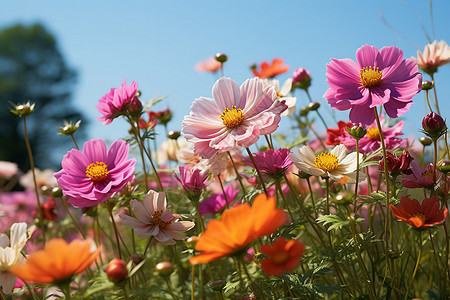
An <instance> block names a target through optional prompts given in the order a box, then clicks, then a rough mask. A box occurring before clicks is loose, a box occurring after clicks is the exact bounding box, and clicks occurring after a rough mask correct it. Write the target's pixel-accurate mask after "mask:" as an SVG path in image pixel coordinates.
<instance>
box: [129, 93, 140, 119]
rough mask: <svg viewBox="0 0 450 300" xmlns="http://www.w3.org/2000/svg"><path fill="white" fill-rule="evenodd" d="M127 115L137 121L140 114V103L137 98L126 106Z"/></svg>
mask: <svg viewBox="0 0 450 300" xmlns="http://www.w3.org/2000/svg"><path fill="white" fill-rule="evenodd" d="M128 113H129V114H130V116H131V117H133V118H137V119H139V117H140V116H141V114H142V103H141V100H139V98H138V97H134V98H133V100H131V102H130V104H128Z"/></svg>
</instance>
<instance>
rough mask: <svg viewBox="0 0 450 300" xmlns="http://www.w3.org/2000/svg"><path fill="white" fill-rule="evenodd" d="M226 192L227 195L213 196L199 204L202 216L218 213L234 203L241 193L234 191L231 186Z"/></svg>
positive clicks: (226, 188)
mask: <svg viewBox="0 0 450 300" xmlns="http://www.w3.org/2000/svg"><path fill="white" fill-rule="evenodd" d="M224 191H225V195H224V194H223V193H220V194H212V195H211V196H209V197H208V198H206V199H205V200H203V201H202V202H200V203H199V204H198V210H199V212H200V215H201V216H204V215H207V214H215V213H218V212H219V211H221V210H222V209H224V208H225V207H226V206H228V205H231V203H233V202H234V199H235V198H236V195H237V194H238V193H239V190H238V189H234V188H233V186H232V185H231V184H229V185H228V186H227V187H225V189H224ZM225 196H226V199H225ZM235 205H237V204H235Z"/></svg>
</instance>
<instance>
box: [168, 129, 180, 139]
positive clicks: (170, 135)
mask: <svg viewBox="0 0 450 300" xmlns="http://www.w3.org/2000/svg"><path fill="white" fill-rule="evenodd" d="M180 135H181V133H180V132H179V131H176V130H171V131H169V133H168V134H167V137H168V138H169V139H171V140H176V139H178V138H179V137H180Z"/></svg>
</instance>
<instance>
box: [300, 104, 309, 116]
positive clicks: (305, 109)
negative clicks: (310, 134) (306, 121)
mask: <svg viewBox="0 0 450 300" xmlns="http://www.w3.org/2000/svg"><path fill="white" fill-rule="evenodd" d="M308 113H309V107H307V106H303V107H302V108H301V109H300V116H302V117H306V116H307V115H308Z"/></svg>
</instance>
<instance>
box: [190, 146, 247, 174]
mask: <svg viewBox="0 0 450 300" xmlns="http://www.w3.org/2000/svg"><path fill="white" fill-rule="evenodd" d="M229 152H230V154H231V157H233V161H231V159H230V156H229V155H228V153H226V152H222V153H216V154H215V155H214V156H213V157H211V158H207V159H201V160H200V161H199V162H198V163H197V164H196V165H195V167H196V168H198V169H199V170H201V171H202V172H206V171H208V172H209V173H211V175H212V176H214V177H217V176H220V179H222V180H225V181H230V180H233V179H236V171H235V170H234V166H236V169H237V170H238V172H241V171H243V169H244V165H243V159H244V156H243V155H242V149H241V148H240V147H234V148H233V149H231V150H230V151H229ZM233 163H234V166H233Z"/></svg>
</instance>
